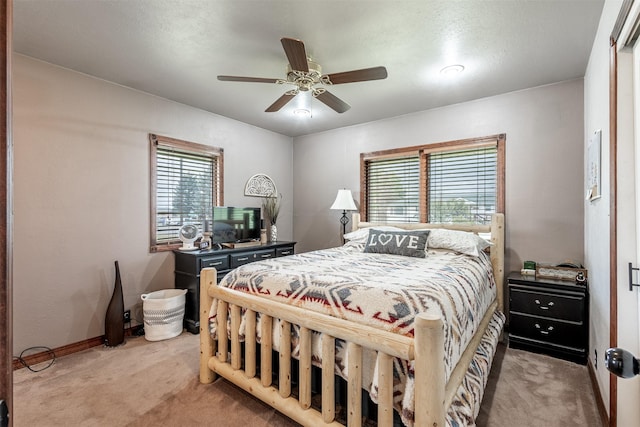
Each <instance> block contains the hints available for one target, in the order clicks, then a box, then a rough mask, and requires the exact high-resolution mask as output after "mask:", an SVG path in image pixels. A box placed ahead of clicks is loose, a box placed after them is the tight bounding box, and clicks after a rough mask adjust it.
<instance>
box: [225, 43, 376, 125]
mask: <svg viewBox="0 0 640 427" xmlns="http://www.w3.org/2000/svg"><path fill="white" fill-rule="evenodd" d="M280 41H281V42H282V47H283V48H284V53H285V54H286V55H287V59H288V60H289V65H288V66H287V77H286V78H285V79H269V78H262V77H239V76H218V80H221V81H225V82H251V83H275V84H288V85H292V86H295V87H294V88H293V89H291V90H288V91H287V92H285V93H284V95H282V96H281V97H280V98H278V99H277V100H276V102H274V103H273V104H271V105H270V106H269V107H268V108H267V109H266V110H265V112H267V113H272V112H275V111H278V110H280V109H281V108H282V107H284V106H285V105H286V104H287V103H288V102H289V101H291V100H292V99H293V98H294V97H295V96H296V95H298V94H299V93H300V92H309V91H310V92H311V94H312V95H313V97H314V98H316V99H318V100H319V101H321V102H323V103H324V104H326V105H327V106H328V107H330V108H332V109H333V110H335V111H336V112H338V113H344V112H345V111H347V110H348V109H349V108H351V106H350V105H349V104H347V103H346V102H344V101H343V100H341V99H340V98H338V97H337V96H335V95H333V94H332V93H330V92H329V91H327V90H326V89H325V88H324V87H321V86H328V85H338V84H343V83H353V82H363V81H367V80H381V79H386V78H387V69H386V68H385V67H373V68H364V69H362V70H353V71H344V72H341V73H333V74H322V67H320V64H317V63H315V62H313V61H312V60H311V59H309V58H308V57H307V53H306V51H305V48H304V43H303V42H302V41H301V40H297V39H291V38H286V37H284V38H282V39H280ZM319 86H320V87H319Z"/></svg>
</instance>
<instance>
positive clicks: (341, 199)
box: [330, 189, 358, 243]
mask: <svg viewBox="0 0 640 427" xmlns="http://www.w3.org/2000/svg"><path fill="white" fill-rule="evenodd" d="M330 209H334V210H341V211H342V217H341V218H340V223H341V224H342V242H343V243H344V234H345V233H346V231H347V223H348V222H349V218H348V217H347V211H355V210H358V208H357V207H356V204H355V203H354V202H353V196H352V195H351V190H347V189H342V190H338V195H337V196H336V200H335V201H334V202H333V205H331V208H330Z"/></svg>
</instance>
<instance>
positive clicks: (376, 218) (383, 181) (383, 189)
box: [365, 155, 420, 222]
mask: <svg viewBox="0 0 640 427" xmlns="http://www.w3.org/2000/svg"><path fill="white" fill-rule="evenodd" d="M365 179H366V183H367V187H366V198H367V199H366V204H367V220H368V221H372V222H420V157H419V156H418V155H415V156H410V157H402V158H386V159H380V160H369V161H367V162H366V163H365Z"/></svg>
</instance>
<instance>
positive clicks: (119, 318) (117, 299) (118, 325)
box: [104, 261, 124, 347]
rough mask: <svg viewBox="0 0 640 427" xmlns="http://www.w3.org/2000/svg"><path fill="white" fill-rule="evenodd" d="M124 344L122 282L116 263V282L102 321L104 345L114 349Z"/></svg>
mask: <svg viewBox="0 0 640 427" xmlns="http://www.w3.org/2000/svg"><path fill="white" fill-rule="evenodd" d="M123 342H124V299H123V297H122V281H121V279H120V267H118V261H116V282H115V285H114V288H113V295H111V301H109V306H108V307H107V314H106V316H105V319H104V343H105V345H107V346H109V347H115V346H117V345H120V344H122V343H123Z"/></svg>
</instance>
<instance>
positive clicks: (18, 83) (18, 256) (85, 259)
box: [13, 55, 293, 353]
mask: <svg viewBox="0 0 640 427" xmlns="http://www.w3.org/2000/svg"><path fill="white" fill-rule="evenodd" d="M150 132H151V133H157V134H160V135H165V136H170V137H174V138H178V139H183V140H187V141H192V142H198V143H202V144H209V145H213V146H218V147H222V148H224V168H225V177H224V201H225V204H227V205H236V206H260V203H261V199H259V198H252V197H245V196H244V185H245V183H246V181H247V179H249V178H250V177H251V176H252V175H254V174H256V173H259V172H261V173H266V174H267V175H269V176H271V177H272V178H273V179H274V180H275V182H276V185H277V186H278V190H279V191H280V192H281V193H283V195H284V199H283V207H282V214H281V218H280V219H279V222H278V230H279V237H280V238H281V239H291V238H292V237H293V233H292V222H291V218H292V208H293V184H292V182H293V177H292V167H291V162H292V140H291V138H289V137H285V136H282V135H279V134H276V133H273V132H269V131H265V130H263V129H259V128H256V127H253V126H250V125H247V124H244V123H241V122H238V121H234V120H231V119H227V118H224V117H220V116H217V115H214V114H210V113H207V112H204V111H202V110H197V109H194V108H191V107H187V106H185V105H181V104H178V103H175V102H171V101H167V100H165V99H161V98H158V97H154V96H151V95H148V94H145V93H141V92H138V91H134V90H131V89H128V88H125V87H122V86H117V85H114V84H112V83H109V82H105V81H102V80H99V79H95V78H92V77H89V76H86V75H83V74H79V73H76V72H73V71H70V70H67V69H62V68H59V67H55V66H52V65H50V64H47V63H44V62H40V61H36V60H33V59H30V58H27V57H24V56H21V55H14V63H13V140H14V147H15V162H14V233H15V234H14V251H13V258H14V265H13V274H14V277H13V279H14V283H13V292H14V333H13V337H14V349H15V351H16V352H17V353H19V352H20V351H22V350H23V349H25V348H27V347H31V346H48V347H51V348H55V347H59V346H62V345H66V344H70V343H74V342H78V341H82V340H85V339H87V338H92V337H96V336H100V335H102V334H103V333H104V313H105V310H106V306H107V304H108V302H109V298H110V296H111V291H112V288H113V282H114V266H113V262H114V261H115V260H118V261H119V262H120V270H121V273H122V280H123V286H124V299H125V306H126V307H127V308H129V307H132V306H134V305H138V307H137V309H136V310H134V313H133V315H134V316H135V317H137V318H138V320H142V316H141V313H140V311H139V302H138V301H139V300H140V295H141V294H142V293H145V292H149V291H153V290H157V289H165V288H171V287H173V268H174V261H173V255H172V254H171V253H167V252H164V253H157V254H150V253H149V142H148V136H147V135H148V133H150Z"/></svg>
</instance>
